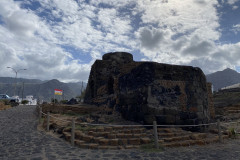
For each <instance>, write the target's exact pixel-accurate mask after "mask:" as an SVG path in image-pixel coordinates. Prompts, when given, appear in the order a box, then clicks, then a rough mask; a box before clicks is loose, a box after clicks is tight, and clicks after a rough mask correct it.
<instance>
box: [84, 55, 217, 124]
mask: <svg viewBox="0 0 240 160" xmlns="http://www.w3.org/2000/svg"><path fill="white" fill-rule="evenodd" d="M209 97H210V98H209ZM210 101H212V98H211V89H210V87H209V86H207V82H206V77H205V75H204V73H203V72H202V70H201V69H200V68H197V67H191V66H180V65H169V64H163V63H156V62H135V61H133V58H132V55H131V54H130V53H125V52H115V53H108V54H105V55H103V58H102V60H96V61H95V63H94V64H93V65H92V68H91V72H90V76H89V79H88V85H87V89H86V94H85V103H89V104H94V105H97V106H102V107H106V108H112V109H113V110H114V111H115V112H119V113H121V115H122V117H124V118H125V119H127V120H132V121H136V122H140V123H145V124H152V121H153V120H157V122H158V124H201V123H207V122H208V121H209V120H210V118H211V117H210V110H209V106H211V113H214V111H212V109H213V107H212V102H210Z"/></svg>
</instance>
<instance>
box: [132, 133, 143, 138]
mask: <svg viewBox="0 0 240 160" xmlns="http://www.w3.org/2000/svg"><path fill="white" fill-rule="evenodd" d="M140 137H142V134H133V138H140Z"/></svg>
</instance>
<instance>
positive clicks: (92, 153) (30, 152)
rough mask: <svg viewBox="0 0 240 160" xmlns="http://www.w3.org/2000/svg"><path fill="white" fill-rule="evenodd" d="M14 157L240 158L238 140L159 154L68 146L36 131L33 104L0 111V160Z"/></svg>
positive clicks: (138, 159)
mask: <svg viewBox="0 0 240 160" xmlns="http://www.w3.org/2000/svg"><path fill="white" fill-rule="evenodd" d="M5 159H6V160H7V159H9V160H15V159H23V160H26V159H29V160H42V159H50V160H52V159H53V160H54V159H72V160H74V159H89V160H90V159H103V160H104V159H106V160H107V159H126V160H127V159H137V160H145V159H146V160H148V159H150V160H155V159H178V160H179V159H186V160H189V159H201V160H202V159H217V160H221V159H224V160H226V159H228V160H229V159H234V160H235V159H240V140H234V141H233V140H230V141H228V142H225V143H223V144H214V145H209V146H195V147H183V148H174V149H166V150H165V151H163V152H160V153H146V152H142V151H139V150H88V149H80V148H77V147H71V145H70V144H69V143H67V142H65V141H63V140H62V139H59V138H55V137H52V136H50V135H46V134H45V133H41V132H39V131H38V130H37V116H36V107H34V106H19V107H15V108H11V109H8V110H5V111H0V160H5Z"/></svg>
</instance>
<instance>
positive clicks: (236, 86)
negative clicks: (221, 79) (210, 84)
mask: <svg viewBox="0 0 240 160" xmlns="http://www.w3.org/2000/svg"><path fill="white" fill-rule="evenodd" d="M232 88H240V83H237V84H234V85H231V86H227V87H223V88H221V90H224V89H232Z"/></svg>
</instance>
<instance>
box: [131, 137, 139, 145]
mask: <svg viewBox="0 0 240 160" xmlns="http://www.w3.org/2000/svg"><path fill="white" fill-rule="evenodd" d="M128 144H130V145H140V139H139V138H129V139H128Z"/></svg>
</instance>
